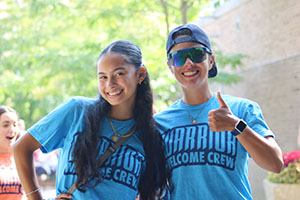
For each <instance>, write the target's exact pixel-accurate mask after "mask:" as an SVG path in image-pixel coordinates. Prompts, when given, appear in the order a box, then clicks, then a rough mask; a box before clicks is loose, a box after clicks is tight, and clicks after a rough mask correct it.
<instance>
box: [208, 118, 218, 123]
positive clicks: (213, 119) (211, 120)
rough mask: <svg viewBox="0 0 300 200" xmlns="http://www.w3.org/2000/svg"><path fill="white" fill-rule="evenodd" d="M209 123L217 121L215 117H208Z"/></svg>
mask: <svg viewBox="0 0 300 200" xmlns="http://www.w3.org/2000/svg"><path fill="white" fill-rule="evenodd" d="M208 121H209V122H212V123H213V122H215V121H216V120H215V118H214V117H213V116H208Z"/></svg>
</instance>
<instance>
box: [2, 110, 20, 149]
mask: <svg viewBox="0 0 300 200" xmlns="http://www.w3.org/2000/svg"><path fill="white" fill-rule="evenodd" d="M17 121H18V117H17V115H16V113H14V112H4V113H2V115H1V116H0V153H1V154H7V153H10V152H11V146H12V144H13V143H14V142H15V140H16V137H17V134H18V131H19V129H18V127H17Z"/></svg>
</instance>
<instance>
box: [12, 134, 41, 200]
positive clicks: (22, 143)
mask: <svg viewBox="0 0 300 200" xmlns="http://www.w3.org/2000/svg"><path fill="white" fill-rule="evenodd" d="M40 147H41V144H40V143H39V142H38V141H36V140H35V139H34V137H33V136H31V134H30V133H26V134H25V135H24V136H23V137H22V138H20V139H19V140H17V142H16V143H15V144H14V145H13V154H14V159H15V162H16V167H17V171H18V175H19V177H20V180H21V183H22V186H23V188H24V190H25V193H26V194H29V193H30V192H32V191H35V190H36V189H38V188H39V184H38V181H37V177H36V174H35V170H34V164H33V152H34V151H35V150H36V149H38V148H40ZM27 198H28V200H40V199H42V195H41V193H40V191H36V192H33V193H30V194H29V195H27Z"/></svg>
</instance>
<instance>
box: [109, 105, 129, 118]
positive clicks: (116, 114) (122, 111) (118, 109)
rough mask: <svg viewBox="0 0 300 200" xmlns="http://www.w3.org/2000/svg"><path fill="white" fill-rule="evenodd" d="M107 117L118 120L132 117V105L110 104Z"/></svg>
mask: <svg viewBox="0 0 300 200" xmlns="http://www.w3.org/2000/svg"><path fill="white" fill-rule="evenodd" d="M109 117H110V118H112V119H115V120H120V121H124V120H129V119H131V118H132V117H133V106H132V107H129V108H128V107H124V106H112V107H111V110H110V112H109Z"/></svg>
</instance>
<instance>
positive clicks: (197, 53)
mask: <svg viewBox="0 0 300 200" xmlns="http://www.w3.org/2000/svg"><path fill="white" fill-rule="evenodd" d="M206 53H209V54H211V52H210V50H209V49H208V48H206V47H193V48H187V49H181V50H179V51H174V52H172V53H169V55H168V60H169V62H171V64H172V65H173V66H175V67H181V66H182V65H184V63H185V61H186V59H187V57H189V58H190V59H191V60H192V61H193V62H194V63H201V62H203V61H204V60H206V58H207V56H206Z"/></svg>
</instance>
